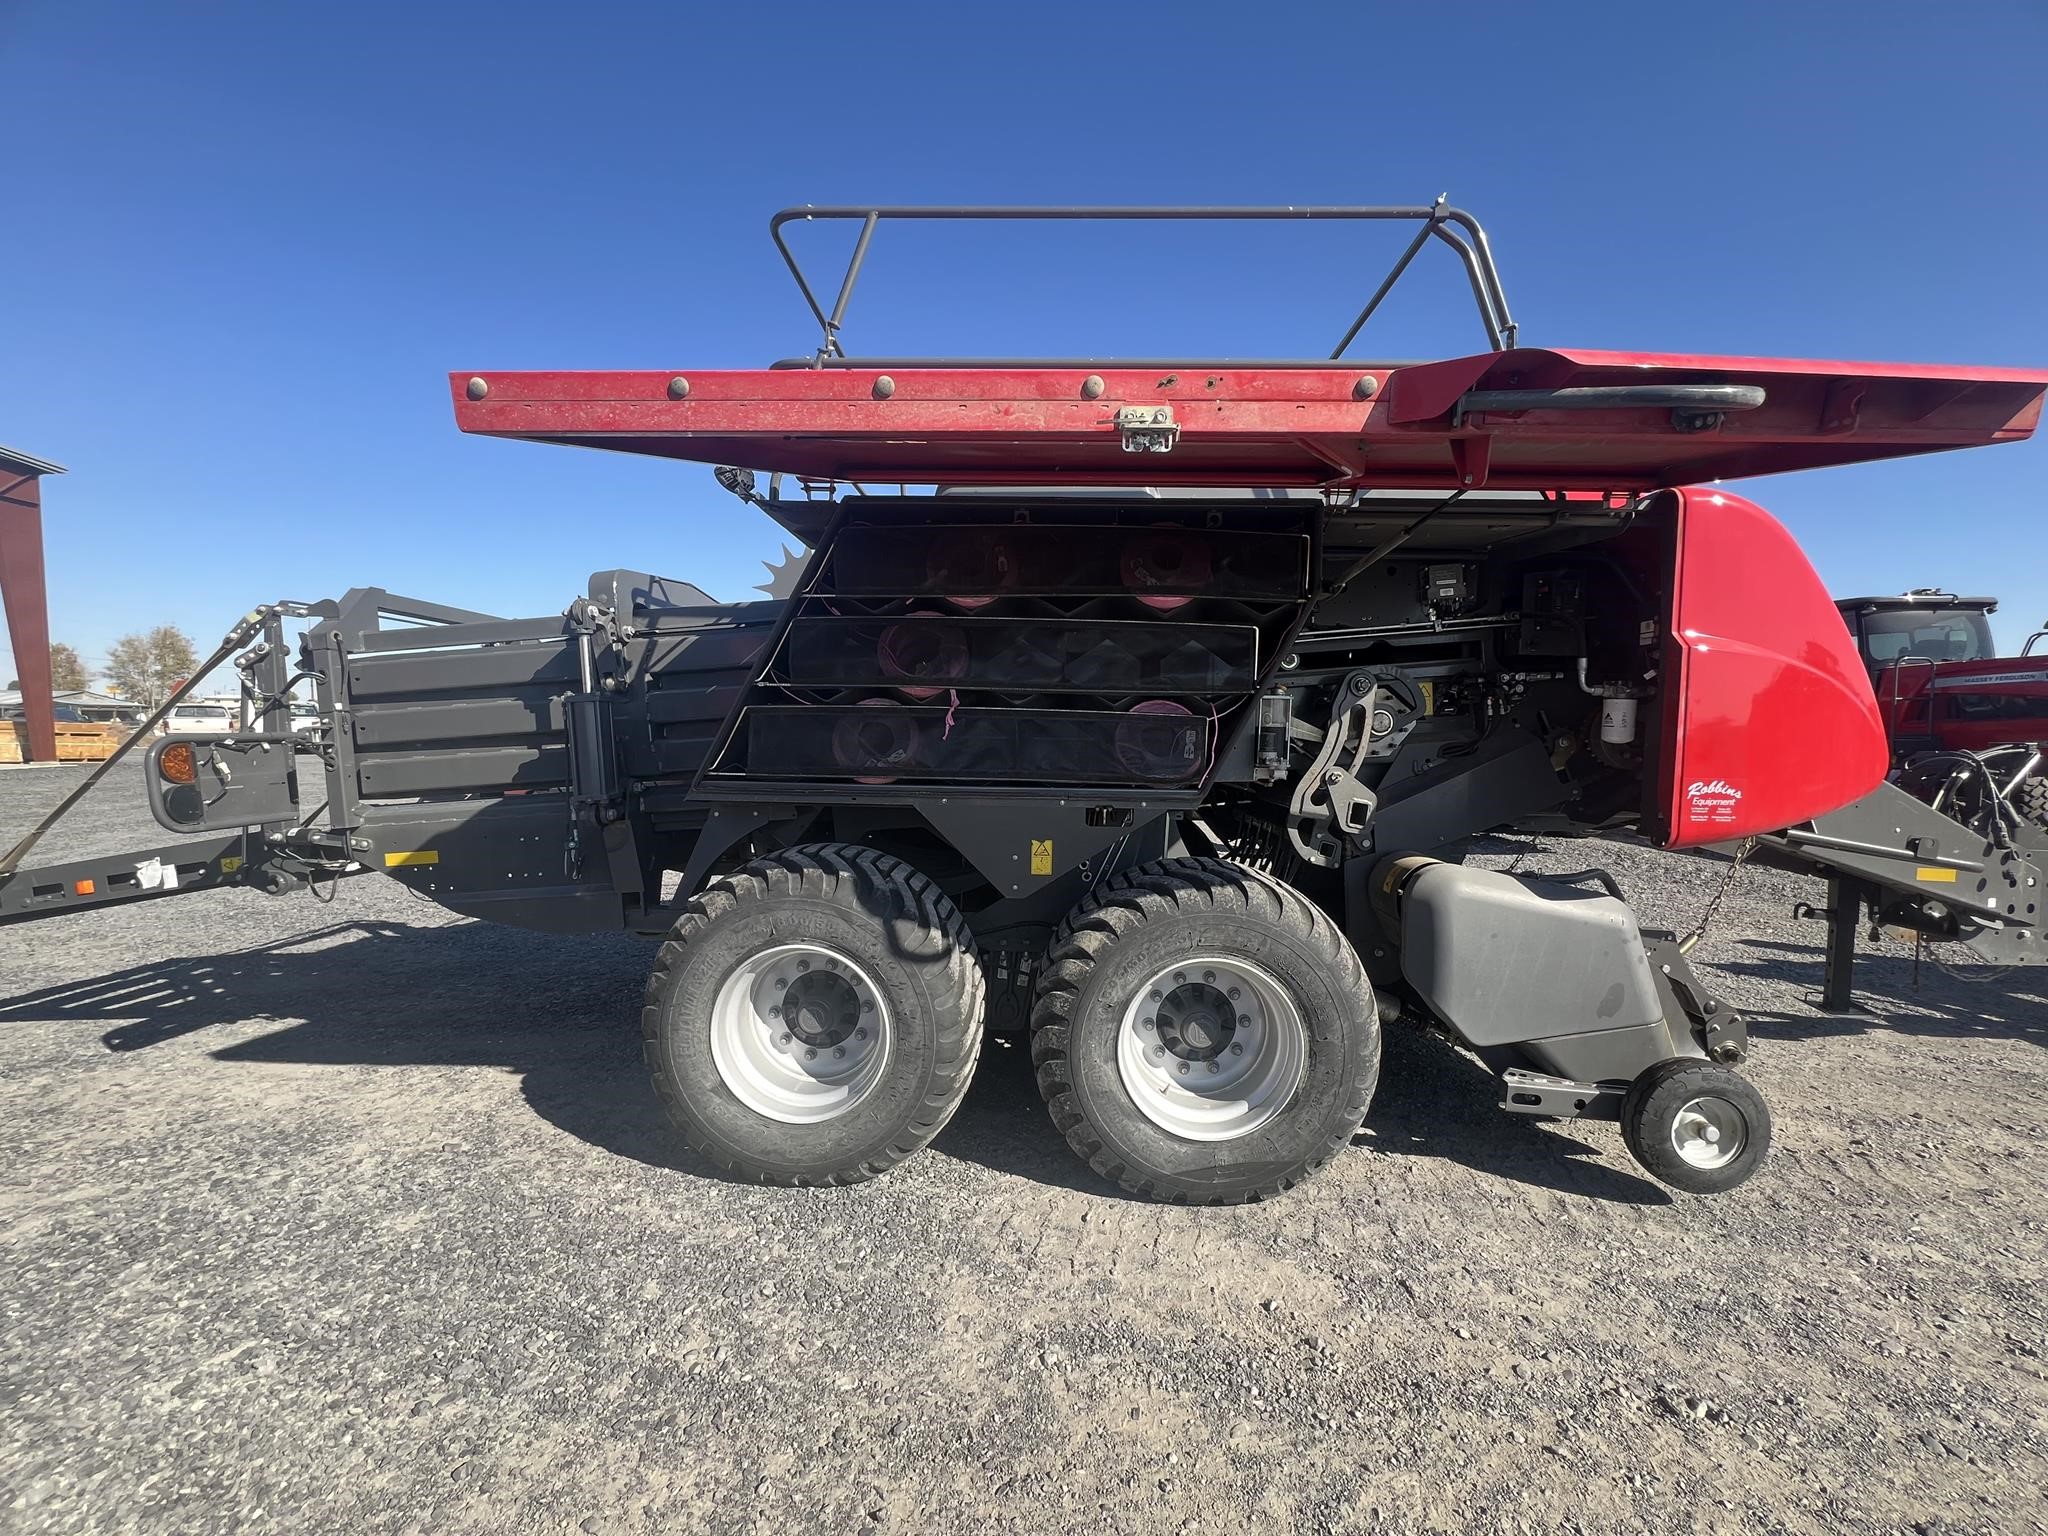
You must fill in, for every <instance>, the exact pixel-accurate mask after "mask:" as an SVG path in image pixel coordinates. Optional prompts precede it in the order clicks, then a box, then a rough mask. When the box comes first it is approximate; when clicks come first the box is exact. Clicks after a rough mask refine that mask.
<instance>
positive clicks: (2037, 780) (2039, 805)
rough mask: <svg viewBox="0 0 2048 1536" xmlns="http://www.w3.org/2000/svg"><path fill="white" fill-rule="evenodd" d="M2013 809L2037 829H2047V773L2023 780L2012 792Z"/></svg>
mask: <svg viewBox="0 0 2048 1536" xmlns="http://www.w3.org/2000/svg"><path fill="white" fill-rule="evenodd" d="M2012 804H2013V809H2014V810H2016V811H2018V812H2019V813H2020V815H2021V816H2023V817H2025V818H2026V819H2027V820H2028V821H2031V822H2032V823H2033V824H2034V825H2035V826H2037V827H2048V773H2036V774H2033V775H2031V776H2029V777H2028V778H2026V779H2024V780H2022V781H2021V783H2020V787H2019V788H2018V789H2016V790H2014V791H2013V792H2012Z"/></svg>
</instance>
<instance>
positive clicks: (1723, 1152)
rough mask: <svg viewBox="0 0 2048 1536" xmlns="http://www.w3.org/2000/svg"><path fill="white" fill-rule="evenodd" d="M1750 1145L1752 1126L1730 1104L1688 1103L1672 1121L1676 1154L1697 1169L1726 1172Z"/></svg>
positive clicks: (1709, 1097) (1707, 1100) (1709, 1099)
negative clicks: (1724, 1170) (1716, 1169)
mask: <svg viewBox="0 0 2048 1536" xmlns="http://www.w3.org/2000/svg"><path fill="white" fill-rule="evenodd" d="M1748 1144H1749V1122H1748V1121H1747V1120H1745V1119H1744V1118H1743V1115H1742V1111H1741V1110H1740V1109H1739V1108H1737V1107H1736V1106H1735V1105H1734V1104H1731V1103H1730V1102H1729V1101H1728V1100H1726V1099H1723V1098H1718V1097H1715V1096H1712V1095H1706V1096H1702V1097H1700V1098H1697V1099H1688V1100H1687V1101H1686V1102H1685V1103H1684V1104H1682V1105H1680V1106H1679V1109H1678V1113H1677V1114H1675V1115H1673V1116H1672V1117H1671V1146H1672V1150H1673V1151H1675V1152H1677V1154H1678V1155H1679V1156H1680V1157H1682V1158H1684V1159H1685V1160H1686V1161H1687V1162H1688V1163H1691V1164H1692V1165H1693V1167H1695V1168H1723V1167H1726V1166H1727V1165H1728V1164H1729V1163H1732V1162H1734V1161H1735V1159H1736V1158H1738V1157H1740V1156H1741V1155H1742V1149H1743V1148H1744V1147H1745V1146H1747V1145H1748Z"/></svg>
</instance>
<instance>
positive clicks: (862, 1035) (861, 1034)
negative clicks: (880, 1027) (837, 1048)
mask: <svg viewBox="0 0 2048 1536" xmlns="http://www.w3.org/2000/svg"><path fill="white" fill-rule="evenodd" d="M867 1037H868V1032H867V1031H866V1030H864V1029H856V1030H855V1031H854V1032H853V1038H854V1039H856V1040H865V1039H867Z"/></svg>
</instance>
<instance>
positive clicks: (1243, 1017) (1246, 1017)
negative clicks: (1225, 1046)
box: [1237, 1013, 1252, 1029]
mask: <svg viewBox="0 0 2048 1536" xmlns="http://www.w3.org/2000/svg"><path fill="white" fill-rule="evenodd" d="M1251 1021H1252V1016H1251V1015H1250V1014H1248V1013H1240V1014H1239V1015H1238V1016H1237V1025H1238V1028H1240V1029H1242V1028H1244V1026H1245V1025H1247V1024H1249V1023H1251Z"/></svg>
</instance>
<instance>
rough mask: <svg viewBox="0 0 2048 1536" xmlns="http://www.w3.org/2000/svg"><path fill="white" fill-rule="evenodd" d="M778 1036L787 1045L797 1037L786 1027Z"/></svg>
mask: <svg viewBox="0 0 2048 1536" xmlns="http://www.w3.org/2000/svg"><path fill="white" fill-rule="evenodd" d="M778 1038H779V1039H780V1040H781V1043H782V1044H784V1045H787V1044H789V1042H790V1041H791V1040H792V1039H793V1038H795V1037H794V1036H792V1035H791V1034H790V1032H789V1031H788V1030H786V1029H785V1030H784V1031H783V1032H782V1034H781V1035H780V1036H779V1037H778Z"/></svg>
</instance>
